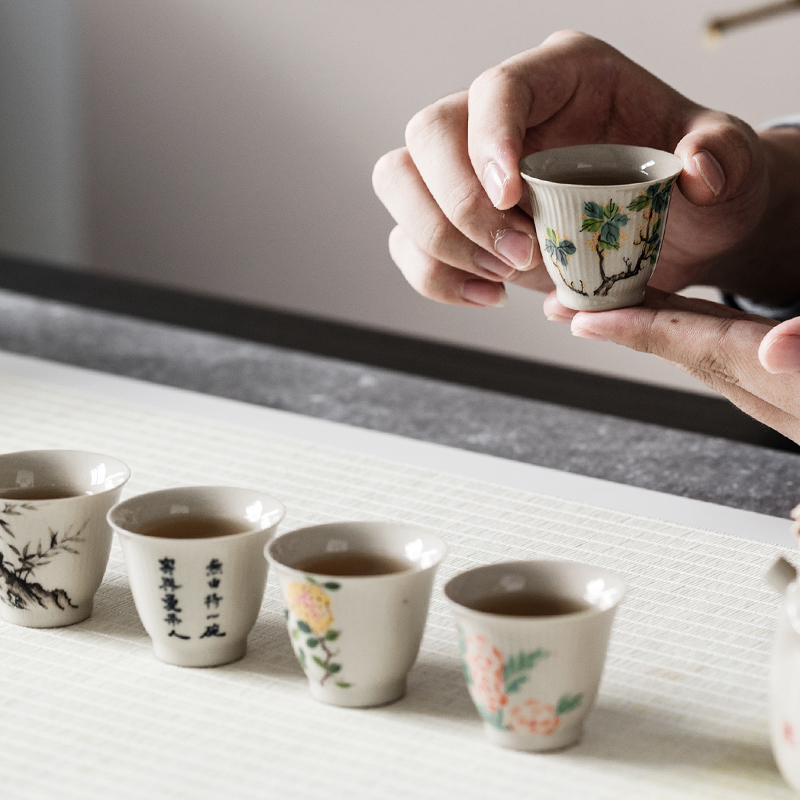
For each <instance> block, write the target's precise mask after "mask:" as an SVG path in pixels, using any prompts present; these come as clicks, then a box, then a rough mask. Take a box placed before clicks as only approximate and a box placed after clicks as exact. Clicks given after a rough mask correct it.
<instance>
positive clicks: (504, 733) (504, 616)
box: [444, 561, 625, 751]
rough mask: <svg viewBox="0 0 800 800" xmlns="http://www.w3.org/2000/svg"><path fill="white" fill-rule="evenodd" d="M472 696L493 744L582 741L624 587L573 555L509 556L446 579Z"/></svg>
mask: <svg viewBox="0 0 800 800" xmlns="http://www.w3.org/2000/svg"><path fill="white" fill-rule="evenodd" d="M444 592H445V597H446V599H447V600H448V601H449V603H450V606H451V608H452V611H453V614H454V616H455V620H456V626H457V628H458V640H459V648H460V651H461V659H462V666H463V668H464V675H465V677H466V679H467V688H468V689H469V693H470V696H471V697H472V701H473V703H474V704H475V708H476V710H477V711H478V714H479V716H480V717H481V719H482V720H483V724H484V729H485V731H486V734H487V736H488V737H489V739H490V740H491V741H493V742H494V743H496V744H499V745H500V746H501V747H508V748H511V749H515V750H534V751H545V750H556V749H560V748H562V747H567V746H569V745H572V744H575V743H576V742H577V741H578V740H579V739H580V738H581V735H582V733H583V724H584V721H585V719H586V717H587V716H588V714H589V711H590V710H591V708H592V706H593V705H594V702H595V698H596V697H597V692H598V688H599V686H600V678H601V676H602V673H603V666H604V664H605V658H606V650H607V648H608V643H609V638H610V634H611V624H612V622H613V619H614V614H615V612H616V610H617V607H618V606H619V604H620V602H621V601H622V598H623V597H624V595H625V584H624V583H623V581H622V580H620V578H619V577H617V576H616V575H615V574H613V573H611V572H609V571H608V570H605V569H601V568H599V567H594V566H591V565H589V564H580V563H576V562H570V561H510V562H506V563H503V564H492V565H489V566H485V567H477V568H476V569H472V570H469V571H467V572H462V573H461V574H459V575H457V576H456V577H455V578H453V579H452V580H450V581H449V582H448V583H447V584H446V586H445V590H444Z"/></svg>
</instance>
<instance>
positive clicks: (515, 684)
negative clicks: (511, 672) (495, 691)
mask: <svg viewBox="0 0 800 800" xmlns="http://www.w3.org/2000/svg"><path fill="white" fill-rule="evenodd" d="M527 680H528V676H527V675H519V676H518V677H516V678H514V680H513V681H511V683H507V684H506V694H514V693H515V692H518V691H519V690H520V689H521V688H522V686H523V684H524V683H525V682H526V681H527Z"/></svg>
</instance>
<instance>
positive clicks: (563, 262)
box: [544, 228, 588, 295]
mask: <svg viewBox="0 0 800 800" xmlns="http://www.w3.org/2000/svg"><path fill="white" fill-rule="evenodd" d="M576 250H577V248H576V247H575V243H574V242H573V241H571V240H570V239H561V238H560V237H559V235H558V234H557V233H556V232H555V231H554V230H553V229H552V228H547V237H546V238H545V240H544V251H545V253H547V255H548V256H550V262H551V263H552V264H553V266H554V267H555V268H556V270H557V272H558V274H559V277H560V278H561V280H562V281H563V282H564V283H565V284H566V285H567V286H569V288H570V289H572V291H573V292H577V293H578V294H582V295H588V293H587V292H586V287H585V286H584V284H583V281H581V282H580V286H576V285H575V282H574V281H571V280H569V279H568V278H567V276H566V275H565V274H564V270H565V269H566V267H567V265H568V263H569V257H570V256H571V255H574V254H575V251H576Z"/></svg>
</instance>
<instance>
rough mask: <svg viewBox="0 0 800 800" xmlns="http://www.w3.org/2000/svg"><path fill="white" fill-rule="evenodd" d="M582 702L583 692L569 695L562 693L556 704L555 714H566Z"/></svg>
mask: <svg viewBox="0 0 800 800" xmlns="http://www.w3.org/2000/svg"><path fill="white" fill-rule="evenodd" d="M582 702H583V694H576V695H573V696H572V697H570V696H569V695H568V694H565V695H562V696H561V698H560V699H559V701H558V705H557V706H556V716H559V717H560V716H561V715H562V714H567V713H568V712H570V711H572V710H573V709H576V708H577V707H578V706H579V705H580V704H581V703H582Z"/></svg>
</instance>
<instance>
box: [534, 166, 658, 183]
mask: <svg viewBox="0 0 800 800" xmlns="http://www.w3.org/2000/svg"><path fill="white" fill-rule="evenodd" d="M546 180H548V181H550V182H551V183H573V184H577V185H579V186H619V185H622V184H626V183H643V182H645V181H649V180H650V178H649V177H648V176H647V175H645V174H644V172H642V171H641V170H638V169H633V168H630V167H628V168H621V169H608V168H607V169H571V170H564V171H562V172H557V173H555V174H553V175H550V176H549V177H548V178H546Z"/></svg>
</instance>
